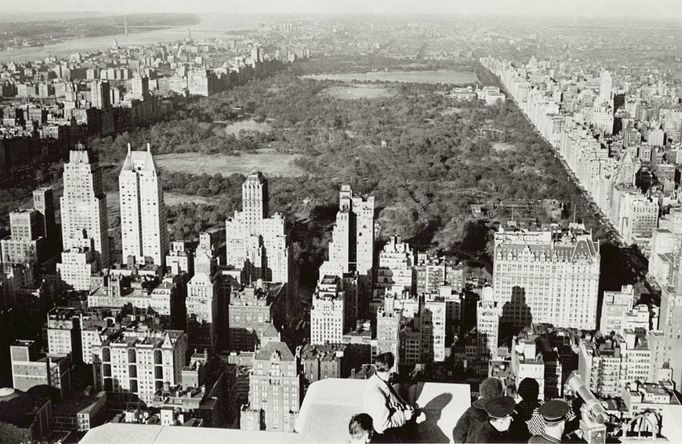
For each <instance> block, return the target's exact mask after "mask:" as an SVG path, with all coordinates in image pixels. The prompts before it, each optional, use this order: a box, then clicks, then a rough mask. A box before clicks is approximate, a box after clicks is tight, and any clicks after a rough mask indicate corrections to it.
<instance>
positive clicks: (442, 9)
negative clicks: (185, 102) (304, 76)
mask: <svg viewBox="0 0 682 444" xmlns="http://www.w3.org/2000/svg"><path fill="white" fill-rule="evenodd" d="M199 3H200V5H197V4H194V3H193V4H192V5H188V4H187V3H186V2H181V1H179V0H169V1H165V2H159V1H158V0H140V1H133V0H122V1H119V2H116V3H109V2H103V1H101V0H98V1H86V0H60V1H58V2H51V1H47V0H36V1H32V2H31V3H30V6H29V5H27V4H26V3H24V2H19V1H17V0H0V8H1V9H3V10H4V11H10V14H11V13H15V14H22V13H31V14H34V13H36V12H38V13H40V12H42V13H50V12H60V13H62V14H64V13H65V12H67V11H73V12H74V13H78V14H84V13H90V12H95V13H101V14H126V13H127V14H134V13H147V12H157V13H158V12H160V11H159V6H160V5H161V4H163V8H164V10H163V12H194V13H197V14H207V13H230V12H233V11H239V14H273V15H282V14H316V15H320V14H322V15H347V14H370V15H388V16H394V15H406V14H407V15H409V14H414V15H453V16H468V15H484V16H521V15H523V16H532V17H566V16H571V17H586V18H591V17H592V18H605V17H618V18H661V19H671V18H676V19H680V18H682V4H680V3H679V2H675V1H673V0H654V1H652V2H646V3H643V2H639V1H636V0H625V1H620V2H619V1H616V0H604V1H600V2H590V1H588V0H577V1H575V2H571V3H570V4H566V3H558V2H547V1H543V0H517V1H505V0H482V1H479V2H475V3H472V2H463V1H460V0H450V1H448V0H427V1H425V2H414V1H410V0H370V1H369V2H367V1H361V0H348V1H345V2H343V4H342V5H339V4H337V3H335V2H333V1H332V0H317V1H316V0H282V1H277V2H273V1H272V0H253V1H248V0H227V1H219V0H204V1H202V2H199Z"/></svg>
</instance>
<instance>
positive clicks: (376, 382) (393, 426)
mask: <svg viewBox="0 0 682 444" xmlns="http://www.w3.org/2000/svg"><path fill="white" fill-rule="evenodd" d="M393 364H394V358H393V353H382V354H380V355H378V356H377V357H376V358H375V359H374V366H375V368H376V373H374V375H373V376H372V377H371V378H369V379H368V380H367V384H366V385H365V391H364V393H363V396H362V404H363V407H364V410H365V412H367V413H368V414H369V415H370V416H371V417H372V420H373V422H374V430H375V431H376V432H377V433H378V434H380V435H383V436H377V440H378V441H381V442H410V441H414V439H411V435H410V433H411V432H413V431H414V428H415V420H416V419H417V417H418V414H417V413H416V412H415V410H414V409H413V408H412V407H411V406H410V405H408V404H407V402H405V400H403V398H401V397H400V395H399V394H398V392H396V391H395V389H394V388H393V387H392V386H391V384H390V383H389V377H390V376H391V369H392V368H393Z"/></svg>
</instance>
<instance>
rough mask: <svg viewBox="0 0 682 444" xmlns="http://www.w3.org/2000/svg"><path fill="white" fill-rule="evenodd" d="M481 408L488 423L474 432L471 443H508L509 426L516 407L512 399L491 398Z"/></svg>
mask: <svg viewBox="0 0 682 444" xmlns="http://www.w3.org/2000/svg"><path fill="white" fill-rule="evenodd" d="M483 407H484V408H485V411H486V413H488V421H486V422H485V423H483V425H481V426H480V427H479V428H478V430H476V433H475V434H474V440H473V442H486V443H487V442H510V441H511V437H510V436H509V426H510V425H511V422H512V413H513V412H514V407H516V402H514V398H511V397H509V396H498V397H497V398H491V399H488V400H487V401H486V402H485V403H484V405H483Z"/></svg>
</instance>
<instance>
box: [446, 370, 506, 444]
mask: <svg viewBox="0 0 682 444" xmlns="http://www.w3.org/2000/svg"><path fill="white" fill-rule="evenodd" d="M478 391H479V397H478V400H476V401H474V402H473V403H472V404H471V407H469V408H468V409H467V410H466V411H465V412H464V414H463V415H462V417H461V418H459V420H458V421H457V425H456V426H455V428H454V430H453V431H452V437H453V440H454V442H474V441H473V439H474V433H476V429H478V427H479V426H480V425H481V424H483V423H485V422H486V421H487V420H488V414H487V413H486V412H485V409H484V408H483V404H484V403H485V401H487V400H488V399H491V398H496V397H499V396H502V395H503V394H504V389H503V388H502V383H501V382H500V380H499V379H497V378H488V379H486V380H485V381H483V382H482V383H481V385H480V386H479V388H478Z"/></svg>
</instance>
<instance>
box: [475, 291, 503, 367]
mask: <svg viewBox="0 0 682 444" xmlns="http://www.w3.org/2000/svg"><path fill="white" fill-rule="evenodd" d="M501 315H502V309H501V308H500V307H499V306H498V305H497V303H496V302H495V300H494V296H493V289H492V288H490V287H485V288H483V294H482V296H481V300H480V301H479V302H478V306H477V310H476V334H477V344H476V345H477V357H476V361H477V364H478V365H479V366H483V367H485V368H487V367H488V361H489V360H490V359H496V358H497V345H498V337H499V330H500V316H501Z"/></svg>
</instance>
